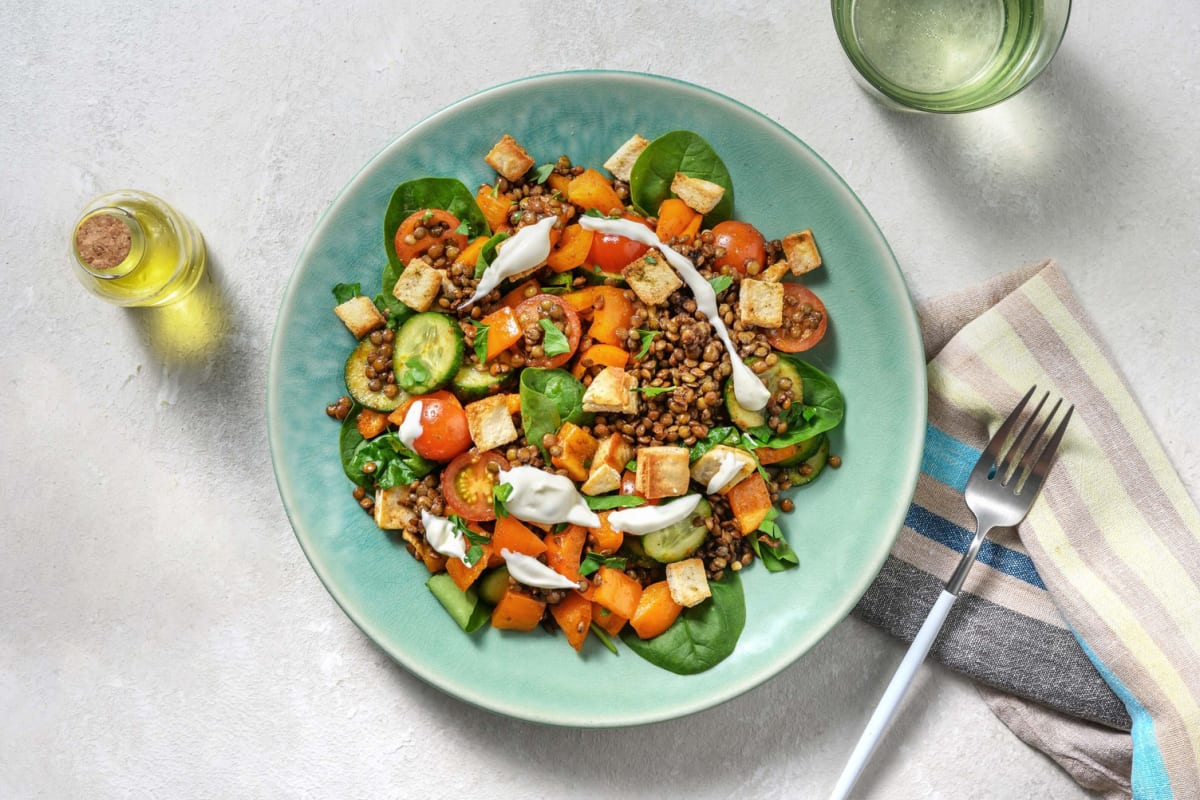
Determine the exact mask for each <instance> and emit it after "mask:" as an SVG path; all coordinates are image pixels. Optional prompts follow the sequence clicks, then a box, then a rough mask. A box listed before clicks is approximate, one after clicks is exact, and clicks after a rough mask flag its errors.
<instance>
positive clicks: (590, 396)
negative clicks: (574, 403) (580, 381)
mask: <svg viewBox="0 0 1200 800" xmlns="http://www.w3.org/2000/svg"><path fill="white" fill-rule="evenodd" d="M636 387H637V378H636V377H634V375H633V373H630V372H626V371H625V370H623V369H621V368H620V367H605V368H604V369H602V370H600V374H598V375H597V376H596V377H595V378H592V385H591V386H589V387H588V388H587V391H585V392H584V393H583V401H582V402H583V410H584V411H593V412H598V413H601V414H636V413H637V410H638V396H637V392H635V391H633V390H634V389H635V388H636Z"/></svg>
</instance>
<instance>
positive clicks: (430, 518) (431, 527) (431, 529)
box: [421, 511, 467, 562]
mask: <svg viewBox="0 0 1200 800" xmlns="http://www.w3.org/2000/svg"><path fill="white" fill-rule="evenodd" d="M421 525H423V526H424V527H425V541H427V542H429V546H430V547H432V548H433V549H434V550H436V551H438V552H439V553H441V554H442V555H444V556H446V557H447V558H457V559H461V560H462V561H464V562H465V561H466V558H467V541H466V537H465V536H463V535H462V534H461V533H459V532H458V531H457V530H455V528H454V523H453V522H451V521H450V520H448V519H446V518H445V517H439V516H438V515H436V514H430V513H429V512H428V511H422V512H421Z"/></svg>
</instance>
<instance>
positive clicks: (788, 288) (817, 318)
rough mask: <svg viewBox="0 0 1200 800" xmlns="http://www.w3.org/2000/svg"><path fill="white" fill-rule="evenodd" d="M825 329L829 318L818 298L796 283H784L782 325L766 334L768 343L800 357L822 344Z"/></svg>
mask: <svg viewBox="0 0 1200 800" xmlns="http://www.w3.org/2000/svg"><path fill="white" fill-rule="evenodd" d="M828 326H829V315H828V314H827V313H826V311H825V304H824V303H822V302H821V300H820V298H819V297H817V296H816V295H815V294H813V293H812V292H811V291H809V290H808V289H805V288H804V287H803V286H801V285H800V284H798V283H785V284H783V325H782V326H780V327H779V328H776V329H775V330H773V331H767V341H769V342H770V343H771V347H774V348H775V349H776V350H780V351H782V352H784V353H800V352H803V351H805V350H807V349H809V348H810V347H812V346H813V345H815V344H816V343H817V342H819V341H821V338H822V337H823V336H824V335H825V330H826V328H827V327H828Z"/></svg>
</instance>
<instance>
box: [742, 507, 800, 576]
mask: <svg viewBox="0 0 1200 800" xmlns="http://www.w3.org/2000/svg"><path fill="white" fill-rule="evenodd" d="M778 516H779V511H778V510H777V509H775V508H772V509H771V510H770V511H769V512H767V518H766V519H764V520H763V521H762V524H761V525H759V526H758V532H759V533H763V534H765V536H766V539H767V541H765V542H764V541H762V540H761V539H760V538H759V537H758V536H751V537H750V547H751V548H752V549H753V550H754V555H756V556H757V557H758V560H759V561H761V562H762V563H763V566H765V567H766V568H767V571H768V572H783V571H784V570H785V569H791V568H792V567H796V566H799V565H800V557H799V556H798V555H796V551H795V550H793V549H792V546H791V545H789V544H788V543H787V539H785V538H783V529H782V528H780V527H779V523H777V522H776V521H775V518H776V517H778Z"/></svg>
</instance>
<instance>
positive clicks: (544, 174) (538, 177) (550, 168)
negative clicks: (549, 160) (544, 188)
mask: <svg viewBox="0 0 1200 800" xmlns="http://www.w3.org/2000/svg"><path fill="white" fill-rule="evenodd" d="M552 172H554V165H553V164H542V165H541V166H540V167H538V168H537V169H535V170H533V180H534V182H535V183H545V182H546V179H547V178H549V177H550V174H551V173H552Z"/></svg>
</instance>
